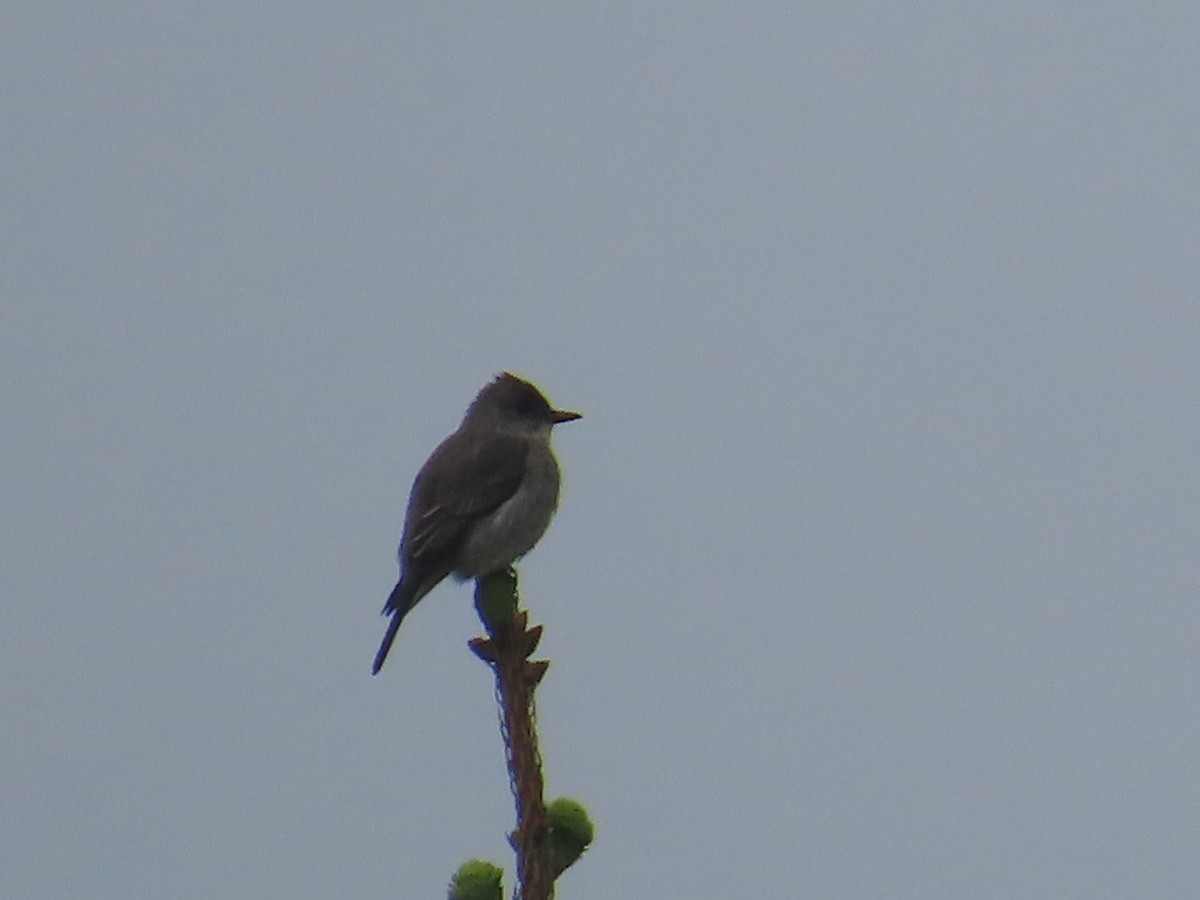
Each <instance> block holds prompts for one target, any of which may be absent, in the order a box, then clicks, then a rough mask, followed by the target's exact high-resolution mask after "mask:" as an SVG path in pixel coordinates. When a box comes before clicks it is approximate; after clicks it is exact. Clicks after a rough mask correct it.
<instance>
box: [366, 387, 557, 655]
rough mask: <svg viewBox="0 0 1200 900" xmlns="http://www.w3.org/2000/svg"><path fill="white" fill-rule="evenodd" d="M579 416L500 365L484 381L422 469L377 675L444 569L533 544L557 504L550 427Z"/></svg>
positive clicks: (498, 560)
mask: <svg viewBox="0 0 1200 900" xmlns="http://www.w3.org/2000/svg"><path fill="white" fill-rule="evenodd" d="M578 418H580V415H579V413H575V412H564V411H563V410H561V409H554V408H553V407H552V406H550V404H549V403H548V402H547V400H546V398H545V397H544V396H542V392H541V391H539V390H538V389H537V388H536V387H534V386H533V385H532V384H530V383H529V382H528V381H523V380H521V379H520V378H517V377H516V376H515V375H511V374H509V373H508V372H505V373H504V374H502V375H499V376H497V377H496V378H495V379H494V380H493V381H492V382H490V383H489V384H487V385H485V386H484V387H483V389H482V390H481V391H480V392H479V394H478V395H476V397H475V400H474V401H473V402H472V403H471V405H470V407H468V408H467V413H466V415H465V416H463V420H462V424H461V425H459V426H458V430H457V431H455V432H454V433H453V434H452V435H450V436H449V437H448V438H446V439H445V440H444V441H442V443H441V444H439V445H438V448H437V449H436V450H434V451H433V454H432V455H431V456H430V457H429V459H427V460H426V461H425V465H423V466H421V471H420V472H418V473H417V477H416V480H415V481H414V482H413V486H412V493H411V494H410V495H409V498H408V512H407V513H405V516H404V532H403V534H402V535H401V538H400V550H399V554H398V555H399V557H400V580H399V582H397V584H396V586H395V588H393V589H392V593H391V596H390V597H388V599H387V603H385V604H384V605H383V615H390V616H391V617H392V620H391V622H390V623H388V629H387V634H385V635H384V636H383V643H382V644H380V646H379V652H378V653H377V654H375V663H374V665H373V666H372V667H371V674H373V675H374V674H378V673H379V669H380V667H381V666H382V665H383V661H384V660H385V659H387V655H388V650H390V649H391V647H392V641H394V640H395V639H396V632H397V630H399V628H400V623H401V622H402V621H403V620H404V617H405V615H407V613H408V611H409V610H410V609H412V608H413V607H414V606H416V605H417V602H418V601H419V600H420V599H421V598H422V597H424V596H425V595H426V594H428V593H429V592H430V591H431V590H433V588H434V587H435V586H436V585H437V584H438V582H440V581H441V580H442V579H443V578H445V577H446V576H447V575H453V576H455V577H456V578H458V579H459V580H462V581H465V580H466V579H468V578H478V577H480V576H482V575H487V574H488V573H490V572H495V571H498V570H501V569H505V568H507V567H508V566H510V565H512V563H513V562H514V561H515V560H517V559H520V558H521V557H522V556H524V555H525V554H526V553H528V552H529V551H530V550H532V549H533V545H534V544H536V543H537V542H538V540H539V539H540V538H541V536H542V535H543V534H545V532H546V528H547V527H548V526H549V525H550V519H551V518H552V517H553V516H554V511H555V509H557V508H558V482H559V474H558V462H557V460H555V458H554V452H553V451H552V450H551V449H550V429H551V428H552V427H553V426H554V425H557V424H559V423H560V422H570V421H572V420H574V419H578Z"/></svg>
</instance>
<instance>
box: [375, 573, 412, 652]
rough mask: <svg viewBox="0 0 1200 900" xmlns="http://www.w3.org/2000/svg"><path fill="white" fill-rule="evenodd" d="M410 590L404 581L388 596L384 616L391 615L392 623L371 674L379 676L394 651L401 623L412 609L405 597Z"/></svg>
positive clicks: (409, 601)
mask: <svg viewBox="0 0 1200 900" xmlns="http://www.w3.org/2000/svg"><path fill="white" fill-rule="evenodd" d="M407 593H408V589H407V588H406V587H405V586H404V581H403V580H400V581H398V582H396V586H395V587H394V588H392V593H391V594H389V595H388V598H387V603H385V604H383V614H384V615H387V614H388V613H391V616H392V621H390V622H388V629H387V634H385V635H384V636H383V643H382V644H380V645H379V652H378V653H376V654H375V662H374V663H373V664H372V665H371V674H372V675H378V674H379V670H380V669H382V668H383V661H384V660H385V659H387V655H388V651H389V650H391V649H392V641H394V640H396V632H397V631H399V630H400V623H401V622H402V621H404V615H405V613H407V612H408V611H409V609H410V608H411V603H412V601H411V600H410V599H409V598H408V597H407V596H405V595H406V594H407Z"/></svg>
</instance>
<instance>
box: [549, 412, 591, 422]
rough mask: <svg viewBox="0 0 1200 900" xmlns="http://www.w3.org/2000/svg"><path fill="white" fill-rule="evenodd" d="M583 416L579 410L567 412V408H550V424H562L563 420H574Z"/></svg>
mask: <svg viewBox="0 0 1200 900" xmlns="http://www.w3.org/2000/svg"><path fill="white" fill-rule="evenodd" d="M582 418H583V416H582V415H581V414H580V413H577V412H567V411H566V410H565V409H552V410H550V424H551V425H561V424H562V423H563V422H574V421H575V420H576V419H582Z"/></svg>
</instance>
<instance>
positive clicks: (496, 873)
mask: <svg viewBox="0 0 1200 900" xmlns="http://www.w3.org/2000/svg"><path fill="white" fill-rule="evenodd" d="M503 877H504V870H503V869H501V868H500V867H499V866H497V865H494V864H493V863H490V862H488V861H487V860H486V859H468V860H467V861H466V862H465V863H463V864H462V865H461V866H459V867H458V871H457V872H455V873H454V878H452V879H451V880H450V890H449V891H448V892H447V893H446V897H447V898H448V900H502V898H503V896H504V888H503V887H502V886H501V883H500V882H501V879H503Z"/></svg>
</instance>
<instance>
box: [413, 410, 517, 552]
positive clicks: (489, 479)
mask: <svg viewBox="0 0 1200 900" xmlns="http://www.w3.org/2000/svg"><path fill="white" fill-rule="evenodd" d="M528 452H529V445H528V442H527V441H524V440H522V439H521V438H518V437H514V436H512V435H509V434H497V433H494V432H492V433H487V434H480V433H478V432H476V433H473V434H470V433H468V434H465V435H464V433H463V432H461V431H456V432H455V433H454V434H452V435H450V437H448V438H446V440H444V441H442V443H441V444H440V445H439V446H438V448H437V449H436V450H434V451H433V455H432V456H430V457H429V460H428V462H426V463H425V465H424V466H423V467H422V468H421V471H420V472H419V473H418V474H417V479H416V481H415V482H414V483H413V491H412V498H411V499H410V500H409V504H408V515H407V516H406V517H405V521H404V537H403V538H402V540H401V548H402V552H403V553H404V555H405V556H407V557H408V559H409V560H411V561H419V560H421V559H430V558H433V557H440V556H442V555H443V554H444V553H446V552H447V551H448V550H450V548H452V547H454V546H455V545H456V544H457V543H458V542H459V541H461V540H462V538H463V536H464V535H465V534H466V531H467V528H468V527H469V526H470V524H471V522H472V521H474V520H475V519H476V518H478V517H479V516H482V515H486V514H487V513H490V512H491V511H492V510H494V509H496V508H497V507H499V506H500V504H502V503H504V501H505V500H507V499H508V498H509V497H511V496H512V495H513V494H515V493H516V491H517V488H518V487H519V486H520V484H521V479H522V478H523V477H524V476H525V459H526V456H527V455H528Z"/></svg>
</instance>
